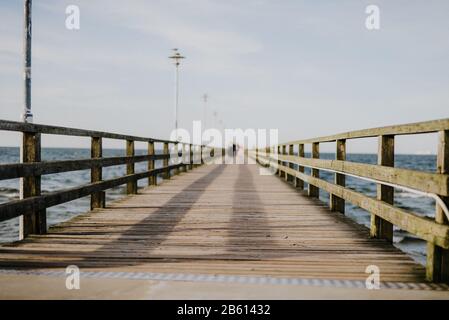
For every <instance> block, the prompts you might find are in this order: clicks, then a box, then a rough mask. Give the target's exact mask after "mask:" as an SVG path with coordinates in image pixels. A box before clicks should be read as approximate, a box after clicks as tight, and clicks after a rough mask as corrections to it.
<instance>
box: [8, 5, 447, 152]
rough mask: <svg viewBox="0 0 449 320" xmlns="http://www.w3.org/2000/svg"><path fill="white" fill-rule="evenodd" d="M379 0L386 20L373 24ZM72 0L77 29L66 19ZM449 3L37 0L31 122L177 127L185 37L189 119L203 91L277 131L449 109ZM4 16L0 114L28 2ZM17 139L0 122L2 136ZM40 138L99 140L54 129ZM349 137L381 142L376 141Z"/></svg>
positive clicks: (15, 100) (15, 114)
mask: <svg viewBox="0 0 449 320" xmlns="http://www.w3.org/2000/svg"><path fill="white" fill-rule="evenodd" d="M370 4H375V5H377V6H378V7H379V9H380V29H379V30H368V29H367V28H366V27H365V20H366V18H367V16H368V15H367V13H366V12H365V10H366V7H367V6H368V5H370ZM69 5H77V6H78V7H79V9H80V29H79V30H68V29H67V28H66V25H65V20H66V18H67V15H66V13H65V11H66V7H67V6H69ZM448 12H449V2H448V1H447V0H441V1H435V0H428V1H424V0H422V1H410V0H396V1H381V0H378V1H374V0H373V1H360V0H350V1H349V0H340V1H324V0H316V1H299V0H291V1H290V0H283V1H279V0H278V1H275V0H226V1H224V0H221V1H220V0H129V1H118V0H70V1H65V0H34V1H33V44H32V59H33V62H32V110H33V114H34V122H35V123H42V124H51V125H61V126H67V127H77V128H85V129H95V130H103V131H112V132H118V133H126V134H132V135H139V136H149V137H156V138H167V137H168V135H169V132H170V131H171V130H172V129H173V123H174V116H173V103H174V66H173V64H172V63H171V62H170V61H169V59H168V56H169V55H170V54H171V52H170V50H171V49H172V48H175V47H176V48H179V49H180V51H181V53H182V54H184V55H185V56H186V59H185V60H183V61H182V64H181V66H180V68H181V69H180V106H179V124H180V127H183V128H187V129H191V127H192V121H193V120H203V108H204V105H203V101H202V96H203V94H204V93H207V94H208V95H209V97H210V98H209V102H208V117H207V119H206V124H208V125H209V126H211V125H213V123H214V119H213V117H212V114H213V112H214V111H215V112H216V113H217V120H216V121H215V124H216V126H218V127H220V123H223V126H224V127H226V128H243V129H247V128H265V129H278V130H279V140H280V141H290V140H297V139H303V138H304V139H305V138H311V137H316V136H322V135H329V134H334V133H339V132H346V131H351V130H357V129H363V128H371V127H378V126H385V125H392V124H401V123H409V122H418V121H426V120H433V119H439V118H447V117H449V90H448V89H449V59H448V58H449V19H448V17H447V13H448ZM0 21H1V23H0V119H6V120H19V119H20V114H21V112H22V108H23V80H22V79H23V75H22V69H23V62H22V47H23V42H22V37H23V35H22V33H23V1H22V0H10V1H4V0H3V1H1V3H0ZM18 143H19V135H18V134H13V133H8V132H0V145H7V146H15V145H18ZM118 143H120V144H119V145H118ZM122 144H123V143H122V142H117V141H115V142H114V141H107V142H105V146H114V147H116V146H122ZM43 145H44V146H73V147H83V146H88V145H89V141H88V140H87V139H81V138H80V139H78V138H64V137H48V136H45V137H44V138H43ZM326 148H327V149H329V150H332V148H333V147H332V146H331V145H330V146H324V149H322V150H326ZM348 148H349V152H351V151H352V152H375V151H376V141H375V139H363V140H357V141H354V142H352V141H351V142H349V143H348ZM435 150H436V137H435V135H424V136H419V137H416V136H413V137H401V138H398V139H397V151H398V153H429V152H432V153H433V152H434V151H435Z"/></svg>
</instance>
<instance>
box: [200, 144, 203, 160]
mask: <svg viewBox="0 0 449 320" xmlns="http://www.w3.org/2000/svg"><path fill="white" fill-rule="evenodd" d="M203 149H204V147H203V146H202V145H201V146H200V157H201V164H204V159H203Z"/></svg>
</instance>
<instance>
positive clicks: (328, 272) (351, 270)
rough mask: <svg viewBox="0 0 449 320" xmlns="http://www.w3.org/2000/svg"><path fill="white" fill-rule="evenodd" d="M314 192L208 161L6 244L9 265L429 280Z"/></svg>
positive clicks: (3, 253) (3, 252)
mask: <svg viewBox="0 0 449 320" xmlns="http://www.w3.org/2000/svg"><path fill="white" fill-rule="evenodd" d="M283 170H285V171H286V172H287V173H288V174H291V175H293V174H295V175H296V174H299V172H297V171H294V170H292V169H291V168H289V167H286V168H283ZM289 170H291V172H290V171H289ZM309 178H311V177H309ZM304 195H305V193H304V192H302V193H298V192H297V191H296V190H295V189H293V188H291V187H290V186H288V185H287V184H285V183H283V182H281V180H280V179H276V178H274V177H273V176H263V175H259V171H258V167H257V166H255V165H238V166H235V165H221V166H220V165H218V166H217V165H211V166H202V167H201V168H198V169H196V170H194V171H191V172H189V173H188V174H183V175H179V176H176V177H173V179H171V180H170V181H168V182H166V183H163V184H162V185H161V186H159V187H158V188H148V189H144V190H142V191H141V192H140V193H139V194H138V195H136V196H133V197H129V198H126V199H124V200H121V201H118V202H112V203H110V204H109V205H108V207H107V208H104V209H99V210H95V211H93V212H90V213H87V214H84V215H81V216H78V217H77V218H75V219H72V220H70V221H67V222H65V223H63V224H61V225H59V226H56V227H52V228H51V229H50V230H49V234H47V235H39V236H32V237H30V238H28V239H27V240H26V241H22V242H18V243H14V244H11V245H7V246H2V247H0V266H2V267H4V268H17V267H23V268H37V267H39V268H50V267H51V268H54V267H66V266H67V265H69V264H76V265H78V266H79V267H81V268H83V269H84V270H86V269H87V270H90V269H93V270H102V271H103V270H105V269H106V268H107V270H111V271H112V270H115V271H134V272H141V271H142V272H170V273H202V274H229V275H257V276H264V275H271V276H278V277H279V276H285V277H304V278H322V279H342V280H344V279H361V280H364V279H366V276H367V274H366V273H365V269H366V266H368V265H371V264H376V265H377V266H379V268H381V270H382V274H381V277H382V280H383V281H413V282H417V281H422V280H423V276H424V269H423V268H422V267H421V266H420V265H417V264H416V263H414V262H413V261H412V260H411V259H410V258H409V257H407V256H406V255H405V254H403V253H401V252H400V251H399V250H398V249H396V248H394V247H393V246H391V245H389V244H387V243H386V242H385V241H382V240H378V239H369V232H368V229H366V228H364V227H362V226H359V225H357V224H355V223H354V222H351V221H350V220H349V219H348V218H347V217H345V216H344V215H335V214H329V210H328V209H327V208H326V206H324V205H322V204H321V203H320V202H318V201H317V200H315V199H310V198H308V197H305V196H304ZM337 195H338V194H337Z"/></svg>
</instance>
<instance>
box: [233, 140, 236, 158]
mask: <svg viewBox="0 0 449 320" xmlns="http://www.w3.org/2000/svg"><path fill="white" fill-rule="evenodd" d="M236 155H237V145H236V144H235V143H233V144H232V156H233V157H234V158H235V156H236Z"/></svg>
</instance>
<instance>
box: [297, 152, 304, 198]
mask: <svg viewBox="0 0 449 320" xmlns="http://www.w3.org/2000/svg"><path fill="white" fill-rule="evenodd" d="M298 157H304V144H302V143H301V144H298ZM298 171H299V172H302V173H304V167H303V166H298ZM295 187H296V188H299V189H301V190H302V189H304V181H302V180H301V179H299V178H295Z"/></svg>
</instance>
